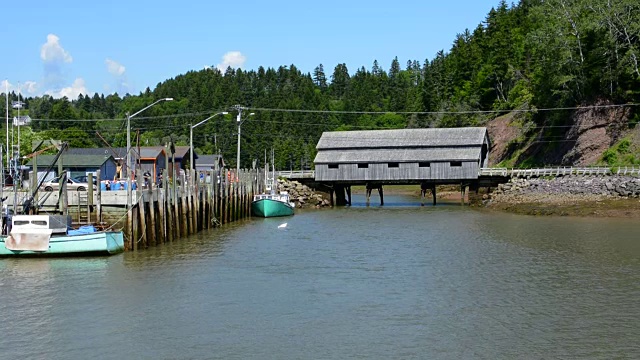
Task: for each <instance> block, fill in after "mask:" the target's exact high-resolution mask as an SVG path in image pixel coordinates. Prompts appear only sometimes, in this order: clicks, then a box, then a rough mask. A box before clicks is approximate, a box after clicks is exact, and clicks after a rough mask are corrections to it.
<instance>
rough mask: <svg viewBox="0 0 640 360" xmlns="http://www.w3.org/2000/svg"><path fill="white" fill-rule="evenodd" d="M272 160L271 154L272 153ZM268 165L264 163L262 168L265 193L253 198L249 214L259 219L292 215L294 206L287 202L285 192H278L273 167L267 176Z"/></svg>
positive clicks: (287, 196)
mask: <svg viewBox="0 0 640 360" xmlns="http://www.w3.org/2000/svg"><path fill="white" fill-rule="evenodd" d="M271 156H272V158H273V153H272V155H271ZM268 169H269V165H268V164H267V161H266V155H265V167H264V184H265V191H264V193H262V194H257V195H254V196H253V201H252V202H251V212H252V213H253V215H254V216H259V217H265V218H267V217H276V216H291V215H293V212H294V209H295V208H296V206H295V204H294V203H292V202H291V201H290V200H289V193H288V192H286V191H281V192H278V191H277V190H278V189H277V188H278V185H277V183H276V181H275V179H274V174H275V172H276V171H275V167H274V169H273V172H271V174H269V171H268Z"/></svg>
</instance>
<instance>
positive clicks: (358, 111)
mask: <svg viewBox="0 0 640 360" xmlns="http://www.w3.org/2000/svg"><path fill="white" fill-rule="evenodd" d="M634 106H640V104H636V103H627V104H609V105H590V106H573V107H555V108H539V109H512V110H462V111H361V110H313V109H280V108H260V107H246V109H247V110H253V111H264V112H288V113H310V114H313V113H315V114H352V115H387V114H397V115H469V114H508V113H531V112H539V111H540V112H541V111H569V110H595V109H609V108H623V107H634ZM213 112H214V110H210V111H200V112H191V113H182V114H172V115H157V116H140V117H136V119H135V120H136V121H137V120H145V119H146V120H154V119H170V118H180V117H193V116H198V115H207V114H211V113H213ZM32 121H51V122H97V121H124V119H123V118H115V119H37V118H34V119H32ZM252 121H255V120H252Z"/></svg>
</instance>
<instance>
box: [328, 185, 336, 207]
mask: <svg viewBox="0 0 640 360" xmlns="http://www.w3.org/2000/svg"><path fill="white" fill-rule="evenodd" d="M333 193H334V189H333V188H331V189H329V202H330V203H331V207H334V205H335V204H334V202H333Z"/></svg>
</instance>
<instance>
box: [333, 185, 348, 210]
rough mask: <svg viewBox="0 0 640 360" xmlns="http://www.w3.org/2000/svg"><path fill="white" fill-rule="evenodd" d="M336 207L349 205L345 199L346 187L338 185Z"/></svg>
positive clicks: (336, 187)
mask: <svg viewBox="0 0 640 360" xmlns="http://www.w3.org/2000/svg"><path fill="white" fill-rule="evenodd" d="M334 188H335V191H336V206H345V205H346V204H347V200H346V198H345V194H344V193H345V186H344V185H336V186H335V187H334Z"/></svg>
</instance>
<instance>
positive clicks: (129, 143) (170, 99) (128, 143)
mask: <svg viewBox="0 0 640 360" xmlns="http://www.w3.org/2000/svg"><path fill="white" fill-rule="evenodd" d="M162 101H173V98H164V99H159V100H156V101H154V102H153V103H151V104H150V105H148V106H147V107H145V108H143V109H142V110H139V111H138V112H136V113H134V114H133V115H129V113H128V112H127V165H126V167H125V168H126V171H127V174H128V176H127V177H128V178H130V177H131V176H130V173H129V165H131V118H132V117H134V116H136V115H138V114H140V113H141V112H143V111H145V110H147V109H148V108H150V107H152V106H153V105H155V104H157V103H159V102H162ZM129 187H131V185H130V184H129Z"/></svg>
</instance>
